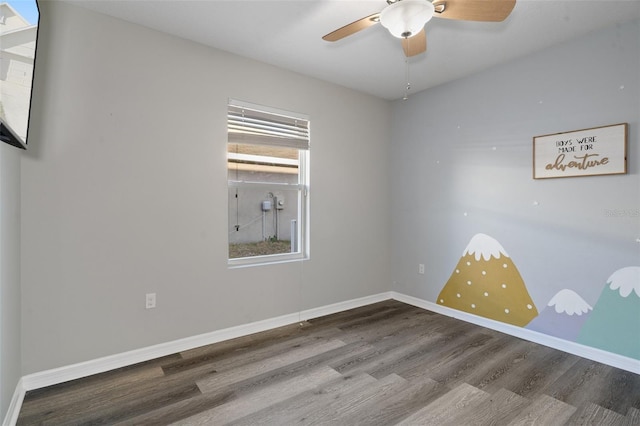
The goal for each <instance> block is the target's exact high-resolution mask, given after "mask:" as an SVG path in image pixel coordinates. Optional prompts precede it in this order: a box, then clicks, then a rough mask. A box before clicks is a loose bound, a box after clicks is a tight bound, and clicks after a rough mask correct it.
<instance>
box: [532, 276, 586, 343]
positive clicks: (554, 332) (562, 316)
mask: <svg viewBox="0 0 640 426" xmlns="http://www.w3.org/2000/svg"><path fill="white" fill-rule="evenodd" d="M591 311H592V308H591V306H589V304H588V303H587V302H585V301H584V299H583V298H582V297H580V296H579V295H578V294H577V293H576V292H574V291H573V290H569V289H566V288H565V289H564V290H560V291H559V292H558V293H556V295H555V296H553V297H552V298H551V300H550V301H549V303H548V304H547V306H546V307H545V308H544V309H543V310H542V311H541V312H540V315H538V316H537V317H535V318H534V319H533V320H532V321H531V322H530V323H529V324H527V327H526V328H528V329H530V330H534V331H539V332H540V333H545V334H548V335H550V336H555V337H559V338H561V339H565V340H570V341H575V340H576V338H577V337H578V334H579V333H580V330H581V329H582V327H583V326H584V323H585V322H586V320H587V318H589V315H590V314H591Z"/></svg>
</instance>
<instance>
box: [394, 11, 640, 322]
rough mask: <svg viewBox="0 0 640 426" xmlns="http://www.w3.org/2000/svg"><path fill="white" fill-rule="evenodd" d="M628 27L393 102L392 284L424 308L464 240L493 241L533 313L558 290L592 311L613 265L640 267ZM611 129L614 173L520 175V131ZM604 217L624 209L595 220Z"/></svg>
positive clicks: (637, 73) (634, 86)
mask: <svg viewBox="0 0 640 426" xmlns="http://www.w3.org/2000/svg"><path fill="white" fill-rule="evenodd" d="M638 27H639V23H638V22H637V21H635V22H630V23H627V24H625V25H620V26H618V27H614V28H610V29H605V30H602V31H599V32H595V33H592V34H590V35H588V36H585V37H582V38H580V39H576V40H573V41H571V42H568V43H566V44H563V45H559V46H557V47H554V48H550V49H546V50H544V51H540V52H538V53H537V54H534V55H530V56H528V57H525V58H522V59H520V60H517V61H514V62H510V63H508V64H504V65H501V66H498V67H496V68H492V69H489V70H486V71H484V72H482V73H480V74H477V75H474V76H472V77H469V78H465V79H462V80H458V81H455V82H453V83H451V84H447V85H443V86H440V87H437V88H433V89H431V90H427V91H425V92H422V93H419V94H417V95H414V96H412V97H410V98H409V100H407V101H406V102H402V101H398V102H397V103H395V104H394V105H393V129H392V146H394V149H393V150H392V151H391V171H392V173H391V174H392V180H391V182H392V183H391V189H392V202H391V207H392V228H391V229H392V233H391V235H392V257H393V272H392V280H393V281H394V285H393V286H394V289H395V290H397V291H399V292H402V293H406V294H409V295H412V296H416V297H419V298H422V299H426V300H429V301H432V302H435V300H436V297H437V295H438V293H439V292H440V290H441V289H442V287H443V286H444V284H445V283H446V282H447V280H448V278H449V276H450V275H451V273H452V271H453V269H454V267H455V265H456V263H457V262H458V260H459V259H460V257H461V255H462V253H463V251H464V249H465V247H466V245H467V243H468V242H469V240H470V239H471V238H472V237H473V235H474V234H476V233H485V234H488V235H490V236H492V237H493V238H495V239H496V240H498V242H500V243H501V244H502V246H503V247H504V248H505V249H506V251H507V253H508V254H509V255H510V256H511V258H512V260H513V261H514V263H515V265H516V266H517V267H518V269H519V271H520V273H521V275H522V278H523V279H524V282H525V283H526V285H527V288H528V290H529V292H530V294H531V296H532V298H533V300H534V302H535V303H536V305H537V306H538V308H539V309H541V308H543V307H544V306H545V305H546V304H547V302H548V301H549V299H550V298H551V297H552V296H553V295H554V294H555V293H556V292H557V291H559V290H561V289H563V288H569V289H573V290H574V291H576V292H577V293H578V294H579V295H580V296H582V297H583V298H584V299H585V300H586V301H587V303H589V304H590V305H591V306H593V305H594V303H595V302H596V300H597V299H598V297H599V295H600V292H601V291H602V289H603V288H604V285H605V282H606V280H607V278H608V277H609V276H610V275H611V274H612V273H613V272H614V271H616V270H617V269H619V268H622V267H626V266H639V265H640V244H638V242H637V239H638V238H640V218H639V217H638V216H637V214H635V213H634V212H637V211H638V207H640V178H639V174H638V172H639V169H640V154H639V152H638V122H639V119H640V108H639V102H640V84H639V82H640V66H639V62H640V59H639V55H640V32H639V28H638ZM427 54H428V53H427ZM621 122H627V123H629V138H628V142H629V143H628V173H627V174H625V175H611V176H595V177H577V178H563V179H547V180H533V179H532V138H533V137H534V136H537V135H545V134H551V133H557V132H564V131H571V130H578V129H584V128H590V127H595V126H601V125H608V124H616V123H621ZM618 209H620V210H622V211H626V212H628V214H625V215H621V216H618V217H611V216H610V215H608V214H607V211H609V210H618ZM419 263H424V264H425V265H426V274H425V275H418V273H417V270H418V264H419ZM630 326H632V325H630ZM636 326H639V329H640V324H636Z"/></svg>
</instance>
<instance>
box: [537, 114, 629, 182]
mask: <svg viewBox="0 0 640 426" xmlns="http://www.w3.org/2000/svg"><path fill="white" fill-rule="evenodd" d="M627 126H628V125H627V123H621V124H613V125H610V126H603V127H594V128H591V129H584V130H575V131H572V132H563V133H554V134H552V135H543V136H535V137H534V138H533V178H534V179H547V178H558V177H571V176H595V175H615V174H624V173H627Z"/></svg>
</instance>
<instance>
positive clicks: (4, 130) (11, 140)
mask: <svg viewBox="0 0 640 426" xmlns="http://www.w3.org/2000/svg"><path fill="white" fill-rule="evenodd" d="M0 140H1V141H2V142H6V143H8V144H9V145H13V146H15V147H17V148H21V149H27V144H26V143H24V142H22V138H20V136H18V135H17V134H16V132H14V131H13V129H11V127H9V125H8V124H7V123H5V122H4V120H3V119H2V117H0Z"/></svg>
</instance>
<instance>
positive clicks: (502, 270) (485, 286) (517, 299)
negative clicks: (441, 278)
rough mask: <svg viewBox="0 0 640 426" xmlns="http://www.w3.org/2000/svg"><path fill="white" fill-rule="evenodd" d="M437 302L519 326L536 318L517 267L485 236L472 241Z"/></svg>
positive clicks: (496, 243)
mask: <svg viewBox="0 0 640 426" xmlns="http://www.w3.org/2000/svg"><path fill="white" fill-rule="evenodd" d="M437 303H438V304H439V305H443V306H447V307H450V308H453V309H457V310H459V311H464V312H469V313H471V314H474V315H479V316H482V317H486V318H490V319H493V320H496V321H501V322H504V323H507V324H513V325H517V326H520V327H523V326H525V325H527V324H528V323H529V321H531V320H532V319H533V318H535V317H536V316H538V309H537V308H536V306H535V304H534V303H533V300H532V299H531V296H530V295H529V292H528V291H527V287H526V285H525V284H524V281H523V280H522V277H521V276H520V272H518V268H516V266H515V264H514V263H513V261H512V260H511V259H510V258H509V256H508V255H507V254H506V252H505V251H504V249H503V248H502V246H501V245H500V244H499V243H498V242H497V241H496V240H494V239H493V238H491V237H489V236H488V235H485V234H477V235H475V236H474V237H473V238H472V239H471V242H470V243H469V245H468V246H467V249H466V250H465V252H464V253H463V255H462V258H461V259H460V261H459V262H458V264H457V265H456V268H455V270H454V271H453V273H452V274H451V277H450V278H449V280H448V281H447V283H446V284H445V286H444V288H443V289H442V291H441V292H440V294H439V295H438V300H437Z"/></svg>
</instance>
